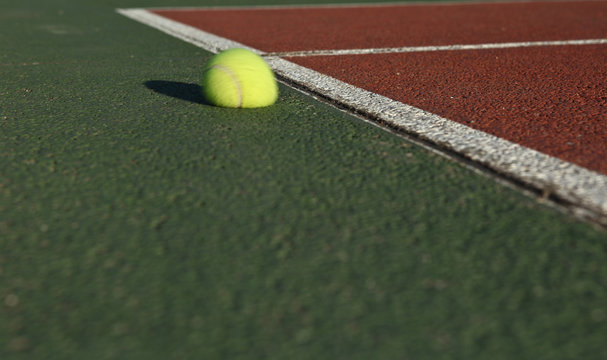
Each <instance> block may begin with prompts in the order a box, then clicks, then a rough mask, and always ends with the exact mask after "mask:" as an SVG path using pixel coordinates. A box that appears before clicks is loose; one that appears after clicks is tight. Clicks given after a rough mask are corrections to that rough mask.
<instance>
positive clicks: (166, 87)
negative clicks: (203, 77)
mask: <svg viewBox="0 0 607 360" xmlns="http://www.w3.org/2000/svg"><path fill="white" fill-rule="evenodd" d="M143 84H144V85H145V86H146V87H147V88H148V89H150V90H152V91H154V92H157V93H159V94H163V95H167V96H170V97H174V98H176V99H181V100H186V101H189V102H193V103H196V104H202V105H208V103H207V102H206V101H205V100H204V97H203V96H202V88H201V87H200V85H198V84H188V83H183V82H178V81H166V80H149V81H146V82H145V83H143Z"/></svg>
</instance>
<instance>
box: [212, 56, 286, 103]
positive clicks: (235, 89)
mask: <svg viewBox="0 0 607 360" xmlns="http://www.w3.org/2000/svg"><path fill="white" fill-rule="evenodd" d="M202 93H203V95H204V97H205V99H206V100H207V102H209V103H210V104H212V105H216V106H222V107H229V108H257V107H264V106H269V105H272V104H274V103H275V102H276V99H277V98H278V85H277V84H276V79H275V78H274V73H273V72H272V69H270V67H269V66H268V64H267V63H266V62H265V61H264V60H263V59H262V58H261V56H259V55H257V54H255V53H254V52H252V51H249V50H246V49H238V48H237V49H230V50H226V51H223V52H220V53H219V54H217V55H215V56H213V57H212V58H211V59H210V60H209V61H208V62H207V64H206V66H205V68H204V74H203V77H202Z"/></svg>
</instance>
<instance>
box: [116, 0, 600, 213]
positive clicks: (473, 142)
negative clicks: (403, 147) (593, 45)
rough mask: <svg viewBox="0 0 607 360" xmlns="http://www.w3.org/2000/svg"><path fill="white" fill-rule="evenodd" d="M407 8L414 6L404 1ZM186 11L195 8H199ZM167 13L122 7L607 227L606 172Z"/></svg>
mask: <svg viewBox="0 0 607 360" xmlns="http://www.w3.org/2000/svg"><path fill="white" fill-rule="evenodd" d="M392 5H394V4H392ZM329 6H331V5H325V7H329ZM338 6H339V7H344V6H348V5H338ZM350 6H379V5H377V4H372V5H362V4H361V5H350ZM402 6H408V5H406V4H402ZM298 7H299V6H295V7H294V6H286V7H281V6H272V7H264V6H260V7H249V8H246V9H253V10H255V9H257V10H262V9H282V8H289V9H293V8H298ZM311 7H313V6H307V5H306V6H301V8H311ZM179 9H180V10H190V9H192V10H193V9H195V8H179ZM196 9H206V8H196ZM212 9H222V8H212ZM224 9H243V8H241V7H238V8H233V7H229V8H224ZM159 10H162V11H166V10H168V9H166V8H154V9H144V8H133V9H117V12H118V13H120V14H122V15H124V16H127V17H129V18H131V19H133V20H136V21H139V22H141V23H144V24H146V25H148V26H151V27H153V28H156V29H158V30H160V31H162V32H165V33H167V34H169V35H171V36H174V37H177V38H179V39H181V40H183V41H186V42H189V43H191V44H193V45H195V46H197V47H200V48H203V49H205V50H208V51H211V52H214V53H217V52H219V51H222V50H226V49H229V48H234V47H242V48H248V49H250V50H252V51H254V52H256V53H258V54H260V55H262V56H264V57H265V59H266V60H267V62H268V63H269V64H270V66H271V67H272V69H273V70H274V71H275V73H276V74H277V76H278V77H279V80H282V81H283V82H285V83H286V84H288V85H291V86H294V87H296V88H299V89H302V90H304V91H306V92H308V93H310V94H312V95H315V96H318V97H320V98H323V99H325V100H326V101H328V102H330V103H333V104H334V105H336V106H338V107H341V108H344V109H347V110H348V111H350V112H352V113H354V114H357V115H359V116H362V117H363V118H365V119H367V120H371V121H372V122H374V123H375V124H379V125H380V126H382V127H385V128H389V129H392V130H395V131H397V132H399V133H401V134H404V135H406V136H408V137H410V138H412V139H413V140H417V141H419V142H421V143H422V144H424V145H429V146H430V147H432V148H434V149H435V150H438V151H439V152H441V153H443V154H447V155H448V156H455V157H456V158H458V159H459V160H462V161H464V163H468V164H472V166H473V167H476V166H481V168H484V169H486V170H488V171H489V172H490V173H491V174H493V175H497V176H498V177H499V178H501V179H506V180H507V181H510V182H513V183H515V184H517V185H523V186H524V187H529V188H531V189H535V190H534V191H537V192H539V193H542V194H544V195H545V196H546V197H551V198H552V199H553V200H555V201H556V202H557V203H559V204H561V205H564V206H565V207H566V208H567V209H568V210H569V211H571V212H573V213H574V214H575V215H577V216H579V217H582V218H586V219H590V220H591V221H595V222H598V223H601V224H603V225H605V224H607V176H605V175H603V174H600V173H598V172H596V171H592V170H589V169H587V168H585V167H583V166H579V165H575V164H572V163H571V162H568V161H564V160H561V159H559V158H557V157H553V156H550V155H547V154H545V153H543V152H540V151H537V150H533V149H530V148H528V147H525V146H522V145H519V144H517V143H515V142H512V141H508V140H505V139H503V138H500V137H497V136H494V135H491V134H488V133H486V132H483V131H479V130H476V129H473V128H471V127H468V126H466V125H462V124H460V123H457V122H455V121H452V120H449V119H447V118H445V117H442V116H439V115H436V114H433V113H431V112H428V111H425V110H422V109H420V108H417V107H414V106H411V105H407V104H405V103H402V102H399V101H396V100H393V99H390V98H388V97H385V96H382V95H379V94H377V93H374V92H371V91H367V90H364V89H361V88H359V87H356V86H353V85H351V84H348V83H346V82H344V81H341V80H338V79H336V78H334V77H331V76H328V75H325V74H322V73H320V72H318V71H315V70H312V69H310V68H307V67H305V66H301V65H298V64H296V63H295V62H293V61H290V59H289V58H288V53H285V54H272V53H266V52H264V51H262V50H259V49H256V48H253V47H251V46H249V45H247V44H243V43H239V42H237V41H234V40H232V39H228V38H225V37H222V36H218V35H215V34H212V33H209V32H206V31H204V30H201V29H198V28H195V27H193V26H189V25H186V24H183V23H180V22H178V21H174V20H171V19H168V18H166V17H163V16H160V15H158V14H156V13H155V12H154V11H159ZM603 40H605V39H603Z"/></svg>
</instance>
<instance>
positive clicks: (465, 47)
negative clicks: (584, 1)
mask: <svg viewBox="0 0 607 360" xmlns="http://www.w3.org/2000/svg"><path fill="white" fill-rule="evenodd" d="M600 44H607V39H583V40H562V41H525V42H507V43H491V44H459V45H440V46H405V47H386V48H367V49H344V50H339V49H337V50H309V51H290V52H275V53H268V54H266V55H268V56H284V57H296V56H339V55H366V54H392V53H409V52H429V51H457V50H487V49H508V48H526V47H537V46H576V45H600Z"/></svg>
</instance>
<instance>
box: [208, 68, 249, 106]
mask: <svg viewBox="0 0 607 360" xmlns="http://www.w3.org/2000/svg"><path fill="white" fill-rule="evenodd" d="M210 68H211V69H219V70H221V71H223V72H224V73H226V74H227V75H228V76H229V77H230V78H232V81H233V82H234V84H235V85H236V91H237V92H238V107H239V108H241V107H242V86H241V84H240V81H239V80H238V76H236V74H234V72H233V71H232V69H230V68H229V67H227V66H224V65H221V64H214V65H211V67H210Z"/></svg>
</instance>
